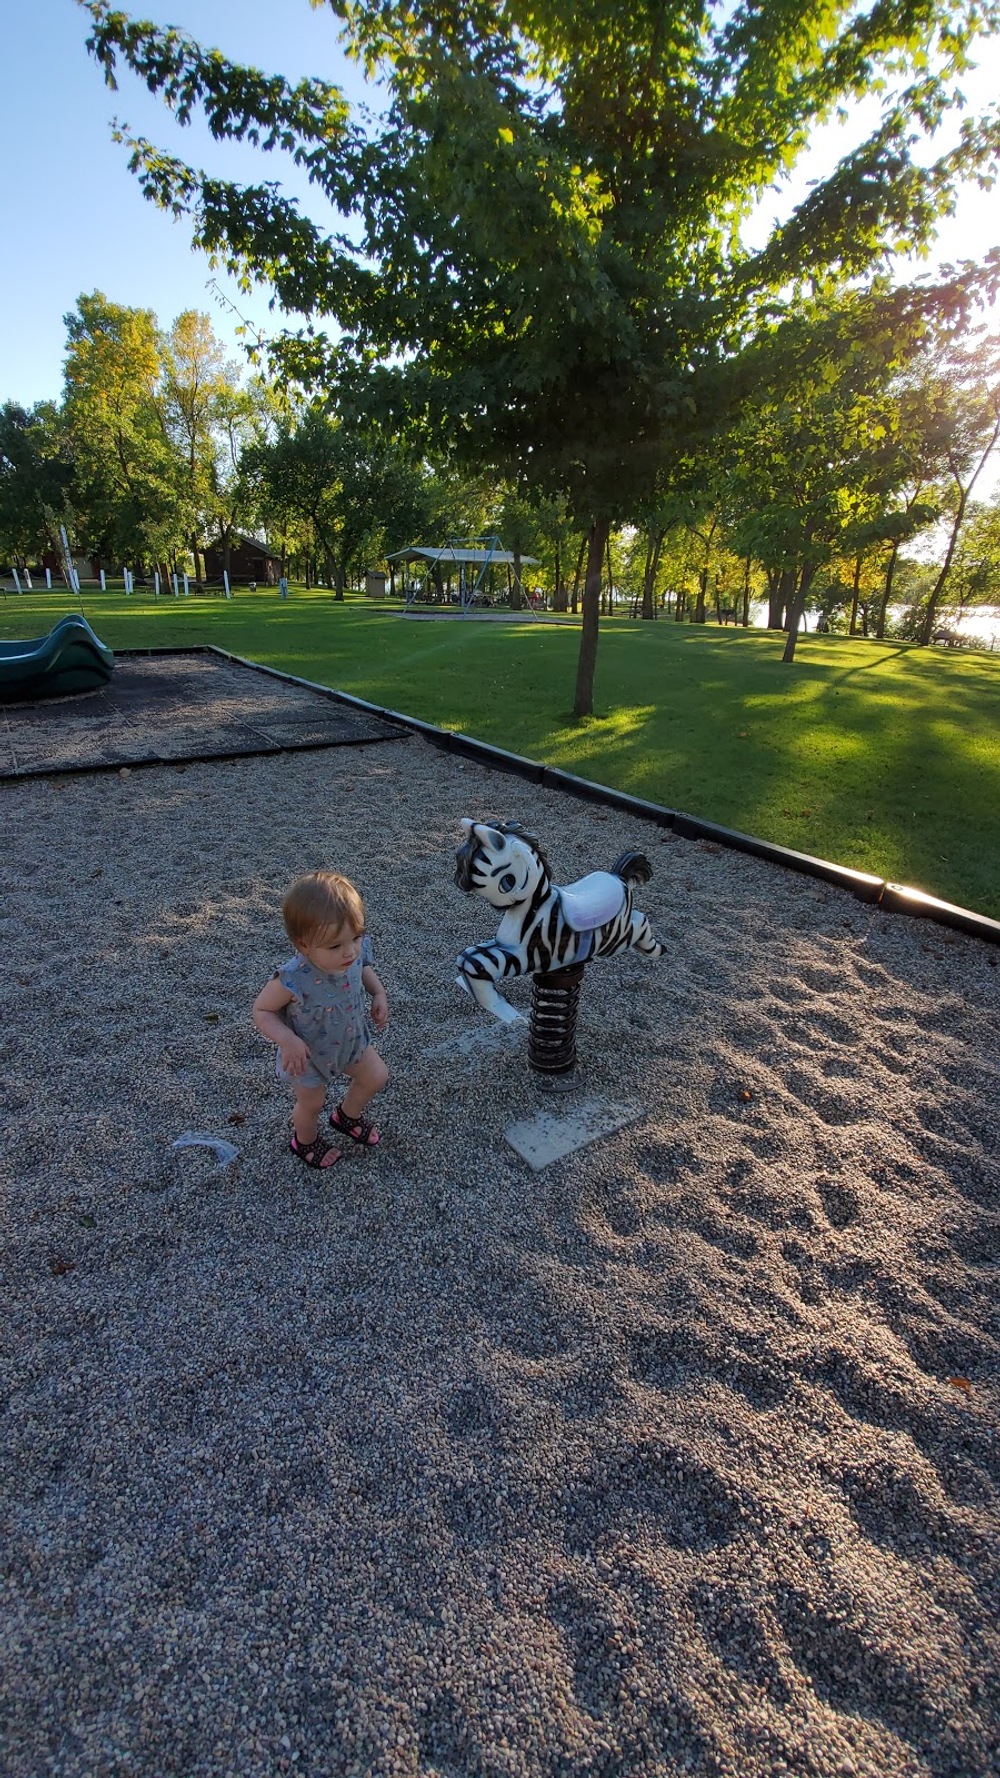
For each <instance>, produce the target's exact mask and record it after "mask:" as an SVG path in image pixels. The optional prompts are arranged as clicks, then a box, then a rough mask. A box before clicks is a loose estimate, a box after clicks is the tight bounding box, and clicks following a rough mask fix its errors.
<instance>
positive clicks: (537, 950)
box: [455, 819, 666, 1091]
mask: <svg viewBox="0 0 1000 1778" xmlns="http://www.w3.org/2000/svg"><path fill="white" fill-rule="evenodd" d="M462 826H463V828H464V829H465V839H464V841H463V842H462V844H461V845H460V846H459V848H458V851H457V852H456V854H455V882H456V884H457V886H458V888H459V889H463V890H464V891H465V892H466V893H467V894H472V893H475V894H478V895H482V896H483V897H484V898H485V899H486V900H487V901H488V902H489V903H490V905H491V906H492V907H495V908H498V909H500V910H501V911H502V918H501V921H500V926H499V929H498V931H497V935H496V938H495V940H494V941H493V943H492V944H480V945H470V946H469V947H468V948H467V949H466V950H464V951H463V952H462V953H461V955H460V957H459V959H458V975H457V976H456V978H455V979H456V981H457V982H458V985H459V987H460V988H464V989H465V990H466V991H467V993H469V994H471V995H472V997H473V999H474V1000H475V1001H477V1002H478V1004H479V1005H480V1006H481V1007H482V1008H483V1010H484V1011H485V1012H490V1013H492V1014H493V1016H494V1017H495V1018H498V1019H500V1020H502V1022H503V1023H504V1024H505V1025H512V1024H516V1023H518V1022H519V1021H520V1020H521V1019H522V1014H521V1013H519V1012H517V1011H516V1010H515V1008H514V1007H512V1006H511V1004H510V1002H509V1001H507V1000H505V999H504V998H503V995H502V994H499V993H498V992H497V984H498V983H499V982H503V981H506V980H507V978H508V977H510V976H520V975H529V974H530V975H532V976H533V977H534V986H533V993H532V1002H531V1021H530V1027H529V1032H528V1060H529V1063H530V1064H531V1068H532V1070H533V1072H534V1074H535V1078H536V1082H537V1084H538V1085H539V1086H544V1087H548V1088H549V1089H550V1090H556V1091H559V1090H565V1089H566V1088H568V1087H570V1086H572V1084H573V1082H572V1078H571V1077H572V1074H573V1070H574V1069H575V1067H576V1022H577V1014H578V1011H579V1003H580V991H581V988H582V985H583V972H584V968H585V967H586V965H587V964H588V963H591V962H593V960H594V958H595V957H610V956H611V955H612V954H613V953H614V952H615V951H620V950H623V949H625V948H626V947H628V948H630V949H632V950H635V951H638V952H640V954H641V955H642V956H644V957H653V958H656V957H662V956H663V953H664V951H665V950H666V946H665V945H664V944H663V942H662V941H661V940H660V939H658V938H657V937H656V934H655V933H654V931H653V929H652V927H651V926H650V923H649V920H648V919H647V917H646V915H645V914H643V913H640V912H639V910H638V908H634V907H633V905H632V889H633V886H634V885H635V884H637V883H648V882H649V879H650V877H651V876H652V874H653V868H652V865H651V864H650V862H649V859H648V858H647V857H646V855H645V853H643V852H623V853H622V854H621V856H620V857H619V858H617V859H616V860H615V863H614V864H613V865H612V866H611V869H610V871H604V870H598V871H591V873H590V875H589V876H586V877H581V878H580V880H579V881H578V882H576V883H567V884H565V885H564V886H563V887H562V888H559V887H558V886H557V884H555V883H553V881H552V878H551V876H550V874H549V866H548V861H547V859H546V857H545V854H544V852H543V851H542V849H541V847H540V846H539V843H538V841H537V840H536V839H535V837H534V835H533V834H530V833H528V832H527V831H526V830H525V829H524V828H523V827H522V826H521V824H520V822H519V821H470V820H468V819H465V820H463V822H462Z"/></svg>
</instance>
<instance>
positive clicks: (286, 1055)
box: [278, 1031, 309, 1074]
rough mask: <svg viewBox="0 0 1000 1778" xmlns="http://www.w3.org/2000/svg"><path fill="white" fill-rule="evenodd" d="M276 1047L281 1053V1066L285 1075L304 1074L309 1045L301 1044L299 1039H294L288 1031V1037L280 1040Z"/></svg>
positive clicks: (307, 1060)
mask: <svg viewBox="0 0 1000 1778" xmlns="http://www.w3.org/2000/svg"><path fill="white" fill-rule="evenodd" d="M278 1047H279V1049H280V1051H281V1066H282V1068H283V1069H284V1071H285V1073H286V1074H304V1073H305V1070H306V1068H307V1067H308V1064H309V1045H308V1044H307V1043H303V1041H302V1039H301V1037H296V1035H295V1032H294V1031H289V1033H288V1036H287V1037H283V1038H282V1040H281V1043H280V1044H279V1046H278Z"/></svg>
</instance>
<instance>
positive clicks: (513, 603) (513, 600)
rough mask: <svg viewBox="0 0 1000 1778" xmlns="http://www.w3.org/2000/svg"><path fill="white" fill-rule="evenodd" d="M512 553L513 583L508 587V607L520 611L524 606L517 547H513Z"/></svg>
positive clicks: (519, 554) (519, 557)
mask: <svg viewBox="0 0 1000 1778" xmlns="http://www.w3.org/2000/svg"><path fill="white" fill-rule="evenodd" d="M512 554H513V557H514V576H513V584H512V586H511V589H510V608H511V610H512V611H521V610H522V609H523V607H524V588H523V586H522V585H521V552H520V550H519V549H515V550H514V551H513V552H512Z"/></svg>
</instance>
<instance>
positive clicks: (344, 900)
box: [281, 870, 365, 946]
mask: <svg viewBox="0 0 1000 1778" xmlns="http://www.w3.org/2000/svg"><path fill="white" fill-rule="evenodd" d="M281 916H282V919H283V920H284V922H285V931H286V932H287V934H288V936H289V938H290V939H291V941H292V944H293V945H295V946H299V945H304V944H310V943H314V942H315V941H316V940H318V939H320V938H323V937H325V936H326V934H327V933H329V934H331V935H333V934H335V933H338V932H340V931H342V930H343V928H344V927H345V926H347V927H349V928H350V930H351V932H352V933H353V935H354V937H355V938H360V936H361V934H362V933H363V932H364V929H365V904H364V902H363V901H362V899H361V896H360V895H359V894H358V891H357V890H356V889H355V887H354V884H353V883H351V882H349V881H348V879H347V877H341V876H338V875H337V873H336V871H332V870H314V871H310V872H309V875H308V876H307V877H300V878H299V880H298V882H297V883H293V884H292V887H291V888H290V889H289V891H288V894H287V895H286V896H285V899H284V901H283V902H282V904H281Z"/></svg>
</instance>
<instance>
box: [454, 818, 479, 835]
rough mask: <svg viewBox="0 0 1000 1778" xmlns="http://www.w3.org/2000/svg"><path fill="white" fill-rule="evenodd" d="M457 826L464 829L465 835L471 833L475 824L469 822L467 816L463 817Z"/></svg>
mask: <svg viewBox="0 0 1000 1778" xmlns="http://www.w3.org/2000/svg"><path fill="white" fill-rule="evenodd" d="M458 825H459V827H464V828H465V831H466V833H471V832H472V830H473V828H474V827H475V825H476V824H475V822H474V821H470V820H469V817H468V815H463V816H462V819H461V821H460V822H459V824H458Z"/></svg>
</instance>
